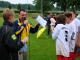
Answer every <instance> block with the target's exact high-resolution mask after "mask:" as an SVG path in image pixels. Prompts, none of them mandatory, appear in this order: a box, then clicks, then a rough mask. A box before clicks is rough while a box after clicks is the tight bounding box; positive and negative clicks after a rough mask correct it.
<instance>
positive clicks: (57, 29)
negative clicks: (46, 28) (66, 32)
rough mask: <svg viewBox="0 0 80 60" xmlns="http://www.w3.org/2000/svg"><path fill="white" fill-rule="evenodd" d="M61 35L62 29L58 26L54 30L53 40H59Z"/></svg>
mask: <svg viewBox="0 0 80 60" xmlns="http://www.w3.org/2000/svg"><path fill="white" fill-rule="evenodd" d="M59 33H60V29H59V26H58V25H57V26H56V27H55V28H54V30H52V38H53V39H57V37H58V35H59Z"/></svg>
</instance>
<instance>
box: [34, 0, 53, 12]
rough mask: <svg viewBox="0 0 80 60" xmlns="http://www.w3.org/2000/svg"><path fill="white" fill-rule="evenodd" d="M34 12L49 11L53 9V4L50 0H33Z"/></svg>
mask: <svg viewBox="0 0 80 60" xmlns="http://www.w3.org/2000/svg"><path fill="white" fill-rule="evenodd" d="M33 3H34V4H35V8H36V10H42V11H43V14H44V13H45V11H49V10H51V9H52V8H53V4H52V2H51V1H50V0H34V2H33Z"/></svg>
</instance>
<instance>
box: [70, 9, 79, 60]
mask: <svg viewBox="0 0 80 60" xmlns="http://www.w3.org/2000/svg"><path fill="white" fill-rule="evenodd" d="M70 13H72V20H73V21H72V23H73V24H74V25H75V29H76V39H75V40H76V41H75V46H77V45H78V44H79V42H78V40H77V37H78V27H79V26H80V20H79V19H78V18H79V16H78V18H75V17H76V12H75V10H70ZM75 50H76V49H75ZM78 56H79V54H77V53H76V52H74V59H73V60H77V57H78Z"/></svg>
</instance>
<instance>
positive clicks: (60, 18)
mask: <svg viewBox="0 0 80 60" xmlns="http://www.w3.org/2000/svg"><path fill="white" fill-rule="evenodd" d="M65 22H66V17H65V15H63V14H59V15H58V16H57V23H58V24H65Z"/></svg>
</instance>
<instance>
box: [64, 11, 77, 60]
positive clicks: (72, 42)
mask: <svg viewBox="0 0 80 60" xmlns="http://www.w3.org/2000/svg"><path fill="white" fill-rule="evenodd" d="M64 15H65V16H66V27H67V28H68V29H69V33H70V37H71V39H70V42H69V49H70V58H69V59H70V60H72V59H73V58H74V48H75V39H76V28H75V25H74V24H73V23H72V19H71V18H72V14H71V13H69V12H65V13H64Z"/></svg>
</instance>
